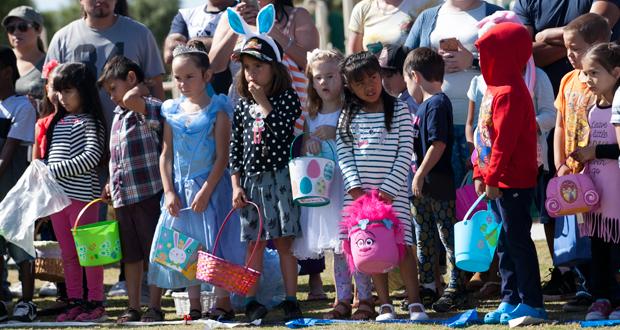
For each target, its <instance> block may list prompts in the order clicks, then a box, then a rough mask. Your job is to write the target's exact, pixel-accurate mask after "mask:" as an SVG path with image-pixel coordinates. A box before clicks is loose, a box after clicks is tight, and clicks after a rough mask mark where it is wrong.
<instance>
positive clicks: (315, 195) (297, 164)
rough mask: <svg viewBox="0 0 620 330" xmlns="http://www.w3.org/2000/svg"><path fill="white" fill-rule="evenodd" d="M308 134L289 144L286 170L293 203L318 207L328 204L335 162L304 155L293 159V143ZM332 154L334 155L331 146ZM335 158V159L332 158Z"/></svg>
mask: <svg viewBox="0 0 620 330" xmlns="http://www.w3.org/2000/svg"><path fill="white" fill-rule="evenodd" d="M306 134H308V133H303V134H300V135H298V136H296V137H295V139H293V142H292V143H291V148H290V160H289V162H288V170H289V173H290V176H291V188H292V191H293V201H294V202H295V203H296V204H298V205H300V206H307V207H318V206H324V205H327V204H329V202H330V200H329V187H330V185H331V182H332V180H333V179H334V172H335V170H336V162H335V161H333V160H332V159H329V158H325V157H321V156H316V155H306V156H300V157H295V158H293V146H294V145H295V141H296V140H297V139H298V138H299V137H300V136H304V135H306ZM327 145H329V147H330V149H331V151H332V154H334V155H335V154H336V152H335V150H334V148H333V147H332V146H331V144H329V143H327ZM334 158H336V157H334Z"/></svg>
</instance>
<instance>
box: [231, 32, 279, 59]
mask: <svg viewBox="0 0 620 330" xmlns="http://www.w3.org/2000/svg"><path fill="white" fill-rule="evenodd" d="M274 43H275V44H276V46H277V47H278V52H280V54H282V48H281V47H280V45H279V44H278V42H277V41H275V40H274ZM239 55H250V56H252V57H255V58H256V59H258V60H260V61H263V62H273V61H277V60H278V56H277V55H276V51H275V50H274V49H273V47H272V46H271V45H270V44H269V43H268V42H267V41H265V40H263V39H261V38H258V37H252V38H250V39H248V41H246V42H245V44H243V48H242V49H241V51H240V52H239Z"/></svg>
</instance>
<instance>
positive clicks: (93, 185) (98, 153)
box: [48, 114, 105, 202]
mask: <svg viewBox="0 0 620 330" xmlns="http://www.w3.org/2000/svg"><path fill="white" fill-rule="evenodd" d="M97 126H98V127H99V129H97ZM104 148H105V136H104V127H103V124H102V123H101V122H99V121H97V120H96V119H94V118H93V116H92V115H90V114H77V115H72V114H69V115H67V116H65V117H64V118H62V119H61V120H60V121H58V123H57V124H56V126H55V127H54V133H53V135H52V141H51V144H50V150H49V157H48V168H49V170H50V171H51V172H52V174H53V175H54V177H55V178H56V181H58V183H59V184H60V186H61V187H62V188H63V189H64V191H65V193H66V194H67V196H69V198H71V199H76V200H79V201H84V202H89V201H91V200H93V199H95V198H97V197H98V196H100V195H101V188H100V186H99V177H98V175H97V170H96V167H97V165H98V164H99V161H100V160H101V157H102V156H103V151H104Z"/></svg>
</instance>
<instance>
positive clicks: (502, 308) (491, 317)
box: [484, 301, 517, 324]
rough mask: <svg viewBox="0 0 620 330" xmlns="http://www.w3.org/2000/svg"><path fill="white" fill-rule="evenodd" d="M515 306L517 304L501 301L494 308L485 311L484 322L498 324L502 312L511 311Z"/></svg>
mask: <svg viewBox="0 0 620 330" xmlns="http://www.w3.org/2000/svg"><path fill="white" fill-rule="evenodd" d="M515 308H517V305H511V304H509V303H507V302H503V301H502V302H501V303H500V304H499V306H498V307H497V309H496V310H494V311H492V312H488V313H486V315H485V316H484V324H499V322H500V321H501V317H502V314H504V313H508V312H512V311H513V310H514V309H515Z"/></svg>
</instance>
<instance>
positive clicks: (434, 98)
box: [404, 47, 466, 313]
mask: <svg viewBox="0 0 620 330" xmlns="http://www.w3.org/2000/svg"><path fill="white" fill-rule="evenodd" d="M404 68H405V71H404V72H405V81H406V82H407V89H408V90H409V93H410V94H412V95H419V94H421V96H422V97H421V98H419V99H417V100H416V101H417V102H419V103H421V104H420V106H419V108H418V112H417V113H416V116H415V119H414V124H413V126H414V131H413V132H414V134H413V136H414V151H415V157H414V158H415V160H416V161H415V163H416V164H415V165H416V166H415V167H416V171H415V175H414V177H413V182H412V184H411V190H412V192H413V196H414V197H413V198H412V200H411V203H412V205H413V207H412V211H413V213H414V214H413V218H414V219H415V221H416V237H418V238H419V239H418V241H417V247H418V263H419V266H418V268H419V269H420V275H421V276H420V278H421V282H422V283H421V286H422V290H425V291H431V292H432V293H431V294H430V295H426V296H427V297H431V298H432V297H433V296H436V292H437V289H438V288H437V287H436V286H435V274H434V270H435V269H434V267H433V265H434V263H435V260H434V259H435V258H436V253H435V244H436V237H435V232H436V230H435V227H437V229H438V231H439V235H440V238H441V242H442V243H443V246H444V248H445V250H446V252H447V256H448V259H449V261H450V263H451V265H452V272H451V274H450V283H449V285H448V288H446V290H444V293H443V295H442V297H441V298H439V300H437V301H436V302H435V303H434V304H433V309H434V310H435V311H437V312H440V313H445V312H447V311H448V310H450V309H454V308H458V307H459V306H461V305H463V304H464V303H465V300H466V295H465V292H464V287H463V285H464V283H463V282H464V281H463V278H462V277H463V276H462V275H463V274H462V272H461V271H460V270H459V269H458V268H456V265H455V260H454V223H455V222H456V218H455V216H454V214H455V211H454V209H455V199H456V194H455V187H454V172H453V170H452V165H451V162H450V157H451V155H452V141H453V134H454V133H453V129H452V127H453V120H452V103H450V100H449V99H448V97H447V96H446V95H445V94H444V93H442V92H441V85H442V83H443V74H444V61H443V59H442V57H441V55H439V54H437V53H436V52H434V51H433V50H431V49H429V48H425V47H422V48H418V49H416V50H414V51H412V52H411V53H410V54H409V55H407V59H406V60H405V65H404ZM422 296H423V297H424V295H422ZM429 300H430V299H429ZM431 301H432V300H431ZM431 301H429V302H428V303H431ZM422 302H423V303H425V304H427V303H426V302H425V301H424V299H423V300H422Z"/></svg>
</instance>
